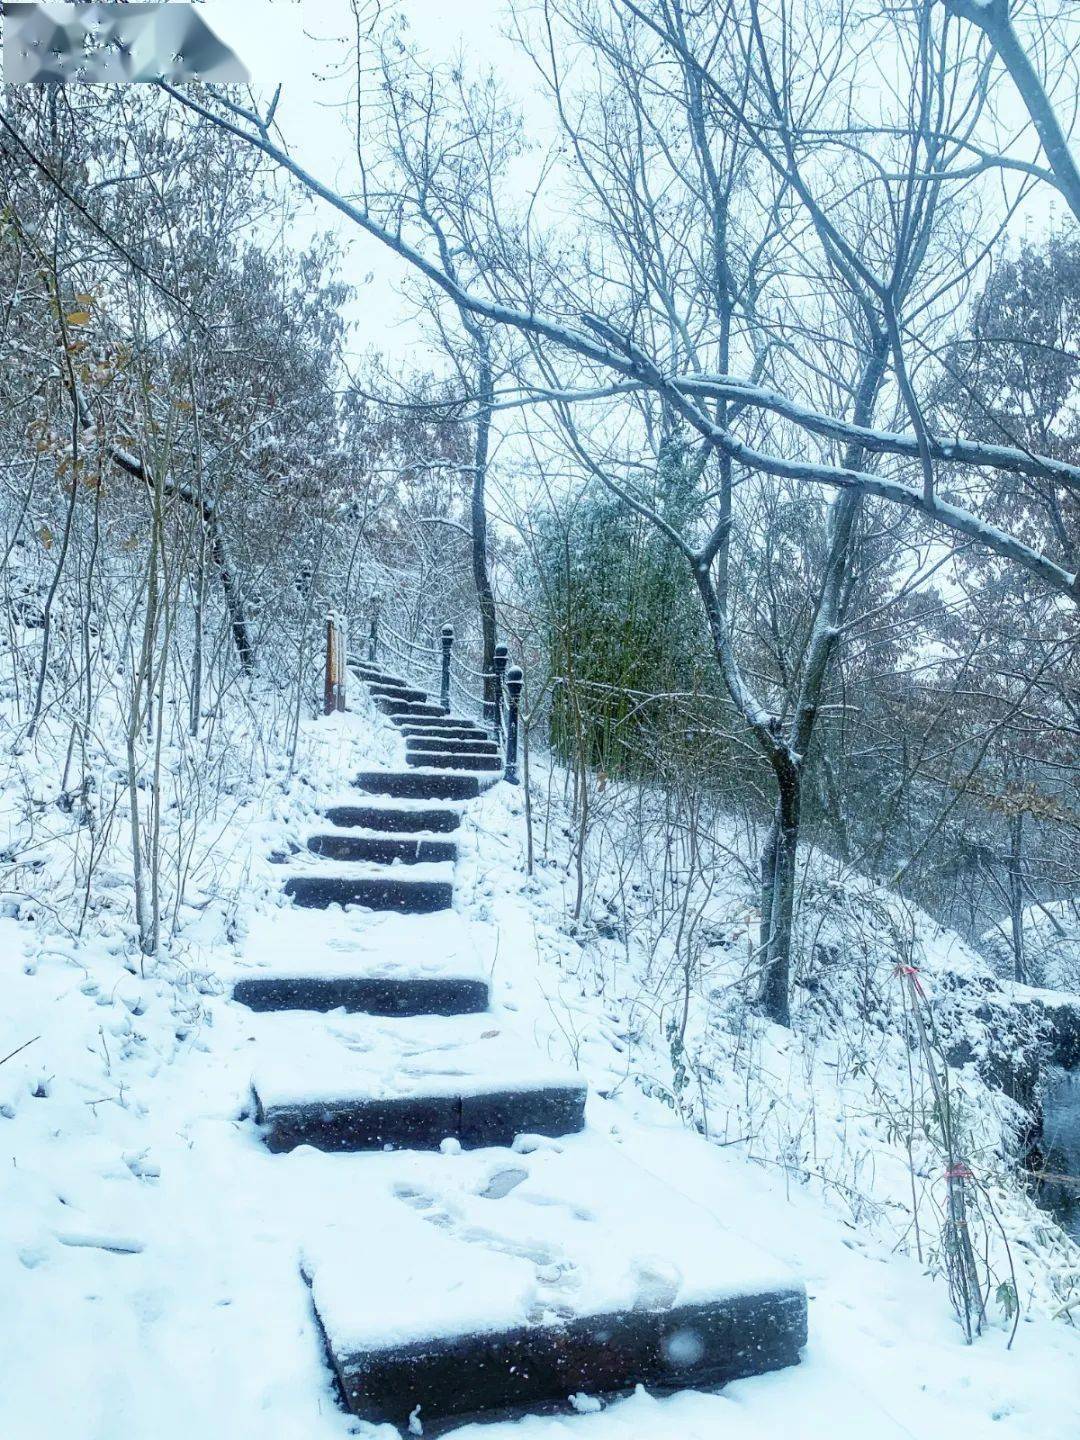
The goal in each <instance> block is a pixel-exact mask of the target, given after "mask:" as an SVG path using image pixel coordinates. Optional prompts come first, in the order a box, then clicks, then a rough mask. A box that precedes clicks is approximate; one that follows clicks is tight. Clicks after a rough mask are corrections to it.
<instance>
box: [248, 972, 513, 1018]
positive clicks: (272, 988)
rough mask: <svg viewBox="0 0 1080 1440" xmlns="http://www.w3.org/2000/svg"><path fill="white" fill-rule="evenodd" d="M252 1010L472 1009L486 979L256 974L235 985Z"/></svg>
mask: <svg viewBox="0 0 1080 1440" xmlns="http://www.w3.org/2000/svg"><path fill="white" fill-rule="evenodd" d="M233 999H234V1000H239V1002H240V1003H241V1005H247V1006H248V1008H249V1009H251V1010H324V1011H325V1010H347V1011H349V1012H351V1013H353V1012H360V1013H363V1014H366V1015H447V1016H450V1015H473V1014H476V1013H477V1012H479V1011H482V1010H486V1009H487V1008H488V1004H489V994H488V985H487V981H486V980H481V979H477V978H475V977H471V976H459V975H404V976H393V975H252V976H250V977H248V978H246V979H243V980H238V981H237V982H236V983H235V985H234V986H233Z"/></svg>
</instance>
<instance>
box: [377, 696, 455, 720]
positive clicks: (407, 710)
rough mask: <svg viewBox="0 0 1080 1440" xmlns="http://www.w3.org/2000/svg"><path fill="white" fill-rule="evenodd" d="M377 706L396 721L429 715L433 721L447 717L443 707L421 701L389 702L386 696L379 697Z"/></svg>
mask: <svg viewBox="0 0 1080 1440" xmlns="http://www.w3.org/2000/svg"><path fill="white" fill-rule="evenodd" d="M375 704H376V705H377V706H378V707H379V709H380V710H381V711H382V712H383V714H385V715H390V716H392V717H393V718H395V719H397V718H398V717H405V716H408V717H409V719H412V720H415V719H416V718H417V717H418V716H423V715H427V716H428V717H429V718H430V719H432V720H441V719H443V718H444V717H445V715H446V711H445V710H444V709H443V708H442V706H441V705H431V704H426V703H424V702H422V701H419V700H388V699H387V698H386V697H385V696H384V695H377V696H376V697H375Z"/></svg>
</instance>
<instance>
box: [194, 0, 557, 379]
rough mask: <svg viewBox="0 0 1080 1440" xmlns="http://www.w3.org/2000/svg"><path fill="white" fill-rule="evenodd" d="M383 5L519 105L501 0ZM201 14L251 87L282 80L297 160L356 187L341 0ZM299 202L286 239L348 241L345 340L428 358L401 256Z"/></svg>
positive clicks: (347, 19) (231, 6)
mask: <svg viewBox="0 0 1080 1440" xmlns="http://www.w3.org/2000/svg"><path fill="white" fill-rule="evenodd" d="M385 11H386V13H387V14H390V13H391V12H394V13H397V14H404V15H405V16H406V18H407V19H408V22H409V27H410V30H411V32H412V35H413V38H414V39H415V40H417V41H418V42H419V44H420V45H421V47H422V48H423V49H424V50H425V51H426V52H427V53H428V54H429V55H430V56H431V57H432V59H435V60H438V59H449V58H451V57H452V56H454V55H456V54H458V53H463V54H464V55H465V58H466V63H467V64H469V63H471V64H473V65H475V66H476V67H477V68H481V67H484V66H487V65H495V66H496V67H497V68H498V70H499V72H500V74H501V75H502V78H503V81H504V83H505V84H506V87H507V89H508V91H509V92H510V93H512V94H514V95H515V96H518V97H520V99H521V100H522V101H523V102H524V103H525V104H526V105H527V104H528V101H529V97H530V93H535V88H536V87H535V79H534V76H533V73H532V71H531V69H530V67H529V65H528V64H527V63H526V62H525V61H524V60H523V58H522V56H521V54H520V52H519V51H518V49H517V47H516V46H515V45H513V44H512V43H511V42H510V41H509V40H508V39H507V38H506V30H507V23H506V18H505V13H504V12H505V0H457V3H453V0H450V3H447V0H395V3H387V4H386V6H385ZM204 14H205V15H206V17H207V19H208V20H209V22H210V24H211V25H212V26H213V28H214V29H215V30H216V32H217V33H218V35H220V37H221V38H222V39H223V40H225V41H226V42H227V43H228V44H230V45H231V46H232V47H233V49H234V50H235V51H236V53H237V54H238V55H239V56H240V57H241V59H242V60H243V61H244V62H245V64H246V65H247V66H248V69H249V70H250V71H251V73H252V76H253V78H254V84H255V89H256V91H257V92H258V93H261V94H265V95H267V96H269V95H271V94H272V93H273V90H274V87H275V85H276V84H277V83H278V81H279V80H280V81H281V83H282V85H283V87H284V89H283V92H282V100H281V103H280V106H279V109H278V120H279V124H280V127H281V132H282V134H283V135H284V136H285V137H286V139H287V140H288V143H289V147H290V149H291V151H292V153H293V154H294V155H295V156H296V158H297V159H298V160H299V161H300V162H301V163H302V164H303V165H304V166H305V167H306V168H308V169H309V170H310V171H312V172H313V173H314V174H315V175H317V176H318V178H319V179H320V180H323V181H326V182H327V183H329V184H331V185H336V186H338V187H340V188H342V189H345V190H349V189H351V188H354V187H355V181H356V167H355V159H354V143H355V142H354V138H353V133H352V116H351V112H350V111H349V110H348V109H347V108H345V107H346V104H347V101H348V97H349V93H350V88H351V85H352V75H351V73H350V67H351V64H352V54H353V33H354V30H353V20H352V13H351V10H350V7H349V4H348V0H303V3H302V4H300V3H297V0H270V3H269V4H268V3H267V0H206V3H205V7H204ZM304 208H305V215H304V220H303V222H302V228H301V229H300V230H298V232H297V233H295V234H294V235H293V237H292V242H293V243H294V244H296V245H303V244H304V243H305V242H306V240H307V239H308V238H310V237H311V236H313V235H315V234H316V233H318V232H319V231H323V230H333V231H334V233H335V234H336V235H337V236H338V238H339V239H340V240H341V242H342V244H343V245H345V246H347V255H346V263H345V278H346V279H347V280H348V281H349V282H350V283H351V284H353V285H356V286H357V287H358V290H359V296H358V299H357V301H356V303H355V304H354V305H353V306H352V307H351V309H350V318H351V319H353V320H355V322H356V333H355V335H354V336H353V348H354V349H355V350H356V351H363V350H365V349H367V348H368V347H369V346H371V345H374V346H375V347H376V348H377V349H379V350H381V351H383V352H384V353H386V354H388V355H390V356H391V357H401V358H403V359H407V360H408V361H410V362H411V363H413V364H416V365H418V366H423V365H424V364H425V363H427V362H428V361H429V360H430V358H431V357H430V356H427V355H426V352H425V349H424V347H423V345H422V336H421V333H420V331H419V329H418V327H417V325H416V323H415V321H414V320H413V319H412V316H411V313H410V308H409V306H408V305H407V304H406V303H404V301H403V300H402V298H401V295H400V286H401V283H402V281H403V280H404V278H405V275H406V267H405V266H404V265H403V263H402V262H400V261H399V260H397V259H396V258H395V257H394V256H393V255H391V253H390V252H389V251H388V250H387V249H386V248H385V247H384V246H383V245H381V244H380V243H379V242H378V241H377V240H373V239H370V238H369V237H367V236H365V235H364V234H363V233H362V232H360V231H358V230H357V228H356V227H355V226H352V225H350V224H349V222H348V221H347V220H346V219H345V218H344V217H342V216H339V215H338V214H337V213H336V212H335V211H334V210H333V209H331V207H330V206H328V205H326V204H324V203H323V202H321V201H313V202H308V203H306V204H305V207H304Z"/></svg>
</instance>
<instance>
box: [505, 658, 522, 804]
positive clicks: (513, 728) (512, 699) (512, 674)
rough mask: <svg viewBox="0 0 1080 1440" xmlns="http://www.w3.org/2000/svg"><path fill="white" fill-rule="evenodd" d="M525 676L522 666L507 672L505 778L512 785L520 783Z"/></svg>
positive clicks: (511, 667) (513, 667)
mask: <svg viewBox="0 0 1080 1440" xmlns="http://www.w3.org/2000/svg"><path fill="white" fill-rule="evenodd" d="M524 683H525V675H524V672H523V671H522V668H521V666H520V665H511V666H510V669H509V670H507V672H506V769H505V771H504V777H505V779H507V780H508V781H509V782H510V784H511V785H516V784H517V783H518V758H517V752H518V712H519V710H520V708H521V687H522V685H524Z"/></svg>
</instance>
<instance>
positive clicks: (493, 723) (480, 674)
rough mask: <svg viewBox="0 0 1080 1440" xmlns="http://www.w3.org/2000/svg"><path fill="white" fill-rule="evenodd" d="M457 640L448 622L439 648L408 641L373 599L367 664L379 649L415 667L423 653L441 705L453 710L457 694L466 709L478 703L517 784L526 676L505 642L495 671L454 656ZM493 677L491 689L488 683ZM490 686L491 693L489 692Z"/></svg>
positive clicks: (509, 775)
mask: <svg viewBox="0 0 1080 1440" xmlns="http://www.w3.org/2000/svg"><path fill="white" fill-rule="evenodd" d="M454 638H455V637H454V627H453V626H452V625H449V624H447V625H443V626H442V628H441V630H440V632H439V643H438V645H437V646H435V645H424V644H421V643H420V642H418V641H416V640H410V639H409V637H408V636H407V635H402V634H401V632H400V631H398V630H395V629H394V627H393V626H392V625H390V624H388V623H387V621H386V620H385V619H384V618H383V617H382V614H381V606H380V603H379V600H378V597H377V596H373V597H372V601H371V616H370V626H369V633H368V645H367V662H368V663H369V664H372V665H374V664H376V663H377V661H378V660H379V658H380V652H381V651H389V652H390V654H391V655H393V656H394V657H395V658H396V659H398V660H399V661H402V662H403V663H404V664H406V665H410V666H415V665H416V663H417V662H416V660H415V659H414V658H413V656H416V655H419V656H423V657H425V658H426V661H427V662H428V665H429V666H430V669H431V672H432V674H433V675H435V676H437V678H438V687H439V702H440V705H441V707H442V709H443V710H444V711H445V712H446V713H449V712H450V710H451V700H452V699H454V698H455V697H456V698H457V699H458V700H459V701H464V702H467V703H466V705H465V708H466V709H468V708H470V707H476V710H477V712H478V713H479V714H480V715H481V716H482V717H483V720H484V723H485V725H489V726H490V727H491V728H492V729H493V730H494V732H495V739H496V740H497V741H499V742H501V743H503V746H504V775H505V778H506V779H507V780H508V781H509V782H510V783H511V784H514V785H516V784H517V783H518V768H517V746H518V711H519V704H520V698H521V691H522V686H523V684H524V674H523V672H522V670H521V667H520V666H518V665H509V658H510V651H509V647H508V646H506V645H503V644H499V645H496V646H495V658H494V667H493V669H492V670H491V671H488V672H485V671H483V670H474V669H473V668H472V666H470V665H468V664H466V663H465V662H464V661H462V660H459V659H458V658H457V657H456V656H455V655H454V653H453V650H454ZM409 652H412V653H411V654H410V653H409ZM425 668H426V667H425ZM463 675H468V676H471V677H474V678H478V679H481V680H483V681H484V682H485V686H484V692H485V693H484V695H482V696H481V695H477V694H475V693H474V692H473V691H472V690H470V689H469V687H468V685H467V683H466V682H465V681H464V680H463V679H462V678H461V677H462V676H463ZM489 680H490V682H491V684H490V687H489V686H488V684H487V682H488V681H489ZM489 688H490V694H489V693H488V691H489Z"/></svg>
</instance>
